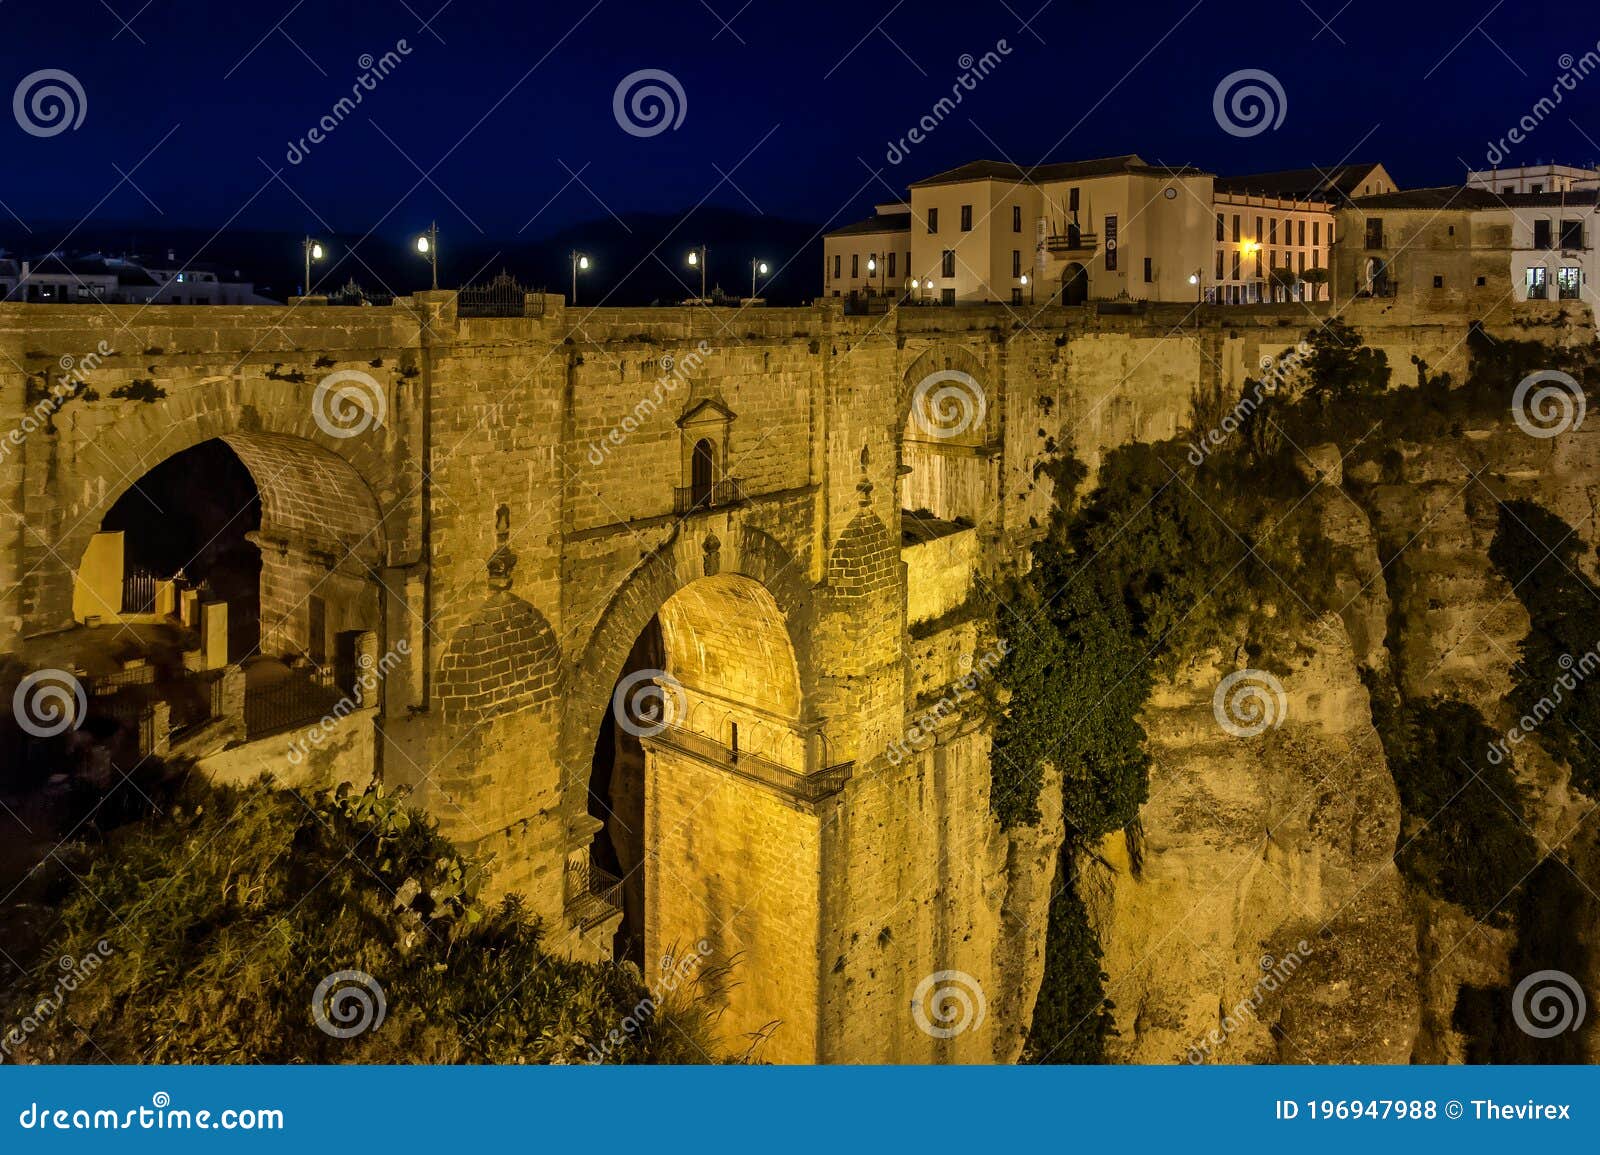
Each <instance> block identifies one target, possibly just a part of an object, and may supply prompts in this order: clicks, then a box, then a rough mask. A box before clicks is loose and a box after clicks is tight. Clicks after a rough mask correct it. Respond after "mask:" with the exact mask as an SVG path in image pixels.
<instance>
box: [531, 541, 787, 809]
mask: <svg viewBox="0 0 1600 1155" xmlns="http://www.w3.org/2000/svg"><path fill="white" fill-rule="evenodd" d="M715 524H716V523H713V522H710V521H704V522H698V523H697V522H692V521H691V522H684V523H682V524H681V525H680V526H679V530H678V533H677V535H676V536H675V537H674V538H673V539H672V541H670V542H669V543H667V544H666V545H664V546H662V547H661V548H660V549H659V550H657V551H656V552H655V553H653V554H651V555H650V556H649V557H648V558H646V559H645V560H644V561H642V562H640V563H639V565H638V566H636V567H635V568H634V570H633V572H632V573H630V574H629V575H628V577H627V578H626V579H624V581H623V582H622V584H621V585H620V586H619V587H618V588H617V591H616V592H615V593H614V594H613V595H612V597H611V599H610V600H609V602H607V604H606V608H605V609H604V610H603V611H602V612H601V614H600V617H599V620H598V622H597V623H596V625H595V627H594V630H593V631H592V632H591V633H590V635H589V640H588V642H587V643H586V644H585V645H584V647H583V649H582V652H581V654H580V656H579V657H578V659H577V661H576V663H575V666H574V670H573V676H572V677H571V678H570V679H569V681H568V683H567V684H568V686H569V693H568V694H567V698H566V703H567V705H566V715H565V719H564V725H563V727H562V744H561V748H562V755H563V758H562V760H563V763H564V764H565V765H566V766H567V767H568V771H569V777H568V782H567V795H568V802H567V804H568V807H569V808H570V810H571V812H572V813H574V814H578V813H582V812H583V810H584V804H585V795H586V790H587V779H586V776H585V771H584V768H585V767H587V766H588V764H589V758H590V755H591V753H592V752H593V750H594V745H595V742H596V740H597V739H598V737H599V733H600V728H601V723H602V721H603V718H604V716H605V712H606V710H607V709H609V708H610V699H611V694H612V690H613V688H614V686H615V683H616V680H617V677H618V675H619V674H620V673H621V671H622V668H623V665H624V663H625V661H626V659H627V656H628V653H629V651H630V650H631V649H632V648H633V644H634V642H635V640H636V639H637V638H638V637H639V635H640V634H641V633H642V632H644V630H645V628H646V627H647V626H648V625H649V624H650V621H651V619H653V618H654V617H655V616H656V614H657V613H658V612H659V611H660V609H661V607H662V606H664V605H666V604H667V602H669V601H670V600H671V599H672V597H673V595H675V594H677V593H678V592H679V591H680V590H683V589H685V588H686V587H688V586H689V585H690V584H692V583H693V582H695V581H698V580H699V579H701V578H705V577H708V576H714V575H717V574H739V575H742V576H744V577H747V578H750V579H752V580H753V581H755V582H756V583H758V584H759V585H760V586H762V587H763V588H764V589H765V590H766V591H767V593H768V594H770V595H771V597H772V601H773V603H774V604H775V605H776V607H777V609H778V610H779V611H780V613H781V614H782V617H783V622H784V625H785V626H786V628H787V631H788V635H789V640H790V643H791V644H792V646H793V652H794V660H795V665H796V670H795V674H796V677H797V679H798V688H799V699H800V712H801V715H802V716H803V715H804V713H805V711H807V710H809V709H810V707H811V704H812V703H814V702H815V701H816V698H817V679H818V672H817V669H816V667H815V664H814V660H813V654H812V650H811V644H810V642H811V638H812V635H813V632H814V624H815V599H814V598H813V596H812V592H811V590H810V588H809V586H808V585H807V583H806V580H805V571H804V569H803V567H802V566H801V565H800V563H799V562H798V561H797V560H796V559H795V558H794V557H793V556H792V555H791V554H790V553H789V551H788V550H787V549H785V548H784V547H783V545H782V544H780V543H779V542H778V541H777V540H776V539H775V538H773V537H771V536H770V535H769V534H766V533H764V532H762V531H761V530H758V529H755V528H752V527H749V526H740V527H737V529H736V530H734V531H733V532H731V533H728V535H727V536H728V537H729V538H731V539H732V540H731V541H724V540H723V536H722V535H721V534H719V533H717V532H716V528H715ZM723 528H724V530H725V531H726V530H727V528H728V527H727V526H723Z"/></svg>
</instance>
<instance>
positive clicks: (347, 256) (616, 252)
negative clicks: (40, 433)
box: [0, 206, 822, 305]
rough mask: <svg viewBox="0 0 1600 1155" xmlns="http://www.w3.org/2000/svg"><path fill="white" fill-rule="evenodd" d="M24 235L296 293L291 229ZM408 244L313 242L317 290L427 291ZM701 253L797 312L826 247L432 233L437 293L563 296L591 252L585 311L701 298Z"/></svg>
mask: <svg viewBox="0 0 1600 1155" xmlns="http://www.w3.org/2000/svg"><path fill="white" fill-rule="evenodd" d="M32 229H33V231H32V232H31V233H29V232H26V231H24V230H23V229H22V228H21V227H20V226H19V225H17V224H16V223H15V222H11V221H7V222H5V223H4V224H0V248H3V249H4V250H5V251H6V252H7V254H9V255H12V256H18V257H22V258H38V257H41V256H43V255H45V253H46V252H47V251H48V250H49V249H50V248H51V247H53V246H56V245H57V244H59V243H60V242H61V241H62V240H63V238H65V239H66V243H65V245H64V248H65V249H66V251H68V252H69V253H72V254H79V255H81V254H85V253H89V252H96V251H98V252H104V253H115V254H119V255H120V254H125V253H126V254H130V255H138V256H142V257H144V258H145V259H147V260H157V259H159V258H164V257H165V256H166V253H167V251H168V250H169V249H170V250H172V251H173V252H174V253H175V254H176V257H177V259H178V260H180V261H184V262H192V261H196V260H198V261H200V262H204V263H209V264H211V265H214V266H216V267H217V268H219V269H222V270H226V271H227V272H228V273H230V274H232V273H234V272H235V271H237V274H238V276H239V277H240V279H242V280H247V281H253V282H254V283H255V285H256V289H257V291H258V292H260V293H261V294H263V295H265V296H268V297H273V298H276V299H280V300H281V299H283V298H285V297H288V296H290V295H292V294H294V293H296V292H298V291H299V288H298V287H299V283H300V280H301V277H302V265H301V247H300V246H301V240H302V236H303V234H300V233H296V232H293V231H289V230H265V229H233V230H228V231H226V232H221V233H218V232H216V230H214V229H210V228H204V227H192V226H172V225H166V224H159V223H158V224H151V223H149V222H107V223H98V222H89V223H87V224H83V225H77V226H75V225H74V224H73V223H72V222H56V223H53V224H52V223H50V222H39V221H34V222H32ZM413 235H414V234H412V235H408V234H404V233H391V232H388V231H385V232H384V233H382V234H379V235H374V236H369V237H367V238H365V239H362V238H361V237H360V236H359V235H346V234H337V235H334V236H327V235H324V234H320V233H319V234H317V239H318V240H319V241H321V242H322V243H323V244H324V245H325V246H326V247H327V249H328V254H329V255H328V259H327V260H324V261H322V262H321V263H319V264H317V265H315V266H313V269H312V280H313V283H314V284H316V285H317V287H318V288H319V289H321V290H324V291H326V290H328V289H333V288H337V287H338V286H341V285H343V284H345V283H346V282H347V281H348V280H350V279H351V278H352V277H353V278H354V279H355V280H356V281H357V282H358V283H359V284H361V285H362V286H363V287H364V288H366V289H368V290H371V291H383V290H384V289H385V288H387V289H392V290H394V291H395V292H398V293H402V294H404V293H410V292H414V291H415V290H417V289H425V288H427V286H428V266H427V264H426V262H425V261H424V260H423V259H422V258H421V257H419V256H417V255H415V253H414V252H413V251H412V249H411V242H412V237H413ZM701 244H704V245H706V246H707V249H708V252H709V258H708V261H707V271H708V276H707V279H706V287H707V289H708V290H710V289H712V288H714V287H717V286H720V287H721V288H722V289H723V290H724V291H725V292H727V293H729V294H731V295H736V296H737V295H743V294H747V293H749V291H750V262H751V260H752V259H760V260H764V261H766V262H767V263H768V265H769V266H770V267H771V269H772V273H771V274H769V276H768V278H766V279H765V280H764V281H763V282H762V283H761V284H760V285H758V286H757V288H758V292H760V293H761V294H762V295H764V296H766V297H767V298H768V299H769V300H771V301H772V303H773V304H779V305H797V304H801V303H803V302H805V301H807V300H810V299H811V298H812V297H814V296H816V295H817V294H818V293H819V292H820V290H821V269H822V238H821V230H820V228H819V227H818V226H816V225H813V224H808V223H805V222H801V221H793V220H783V219H779V218H776V217H767V216H756V215H753V214H749V213H740V212H735V211H732V210H729V209H723V208H715V207H709V206H708V207H704V208H701V209H697V210H695V211H694V212H693V213H691V214H689V215H688V216H687V217H684V216H674V215H668V214H657V213H640V214H633V215H628V216H624V217H623V218H621V219H620V220H618V219H615V218H611V217H603V218H599V219H596V220H593V221H588V222H585V223H582V224H579V225H573V226H569V227H566V228H562V229H559V230H557V231H555V232H551V233H548V234H544V235H540V236H523V237H512V238H509V239H494V238H486V237H480V236H478V234H477V233H476V232H475V231H474V230H473V229H472V227H471V226H470V225H468V224H466V223H459V224H457V223H454V222H451V221H443V222H441V224H440V240H439V253H440V263H439V284H440V286H441V287H445V288H455V287H458V286H459V285H461V284H463V283H465V282H467V281H469V280H475V281H480V282H481V281H485V280H488V279H489V278H491V277H493V276H494V275H495V274H497V273H499V272H500V271H501V270H502V269H505V270H507V271H509V272H510V273H511V274H512V275H513V276H515V277H516V278H517V279H518V280H520V281H521V282H522V283H523V284H525V285H527V286H528V287H530V288H546V289H548V290H550V291H551V292H556V293H563V294H565V293H568V292H570V289H571V265H570V263H569V258H568V254H569V253H570V252H571V251H572V250H574V249H577V250H578V251H580V252H583V253H586V254H588V256H589V258H590V262H591V268H590V270H589V271H588V272H586V273H582V274H580V276H579V280H578V301H579V304H582V305H595V304H599V303H601V302H602V300H603V301H604V303H605V304H607V305H649V304H652V303H657V302H659V303H663V304H665V303H669V302H673V301H678V300H681V299H683V298H684V297H687V296H692V295H695V294H698V293H699V291H700V274H699V272H698V271H697V270H696V269H693V268H691V267H690V266H689V265H688V263H687V260H686V257H687V255H688V252H689V250H690V249H693V248H695V247H697V246H698V245H701Z"/></svg>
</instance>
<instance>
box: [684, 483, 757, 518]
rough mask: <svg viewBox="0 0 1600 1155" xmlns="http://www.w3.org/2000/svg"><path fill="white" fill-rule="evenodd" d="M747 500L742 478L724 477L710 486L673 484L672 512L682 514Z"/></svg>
mask: <svg viewBox="0 0 1600 1155" xmlns="http://www.w3.org/2000/svg"><path fill="white" fill-rule="evenodd" d="M749 500H750V498H749V496H748V495H747V494H746V493H745V491H744V478H742V477H724V478H723V479H722V480H721V481H719V482H717V483H716V484H715V485H711V486H697V485H676V486H673V489H672V512H673V513H676V514H679V515H682V514H685V513H692V512H694V511H696V510H705V509H719V508H722V507H725V506H729V505H743V504H744V503H745V502H747V501H749Z"/></svg>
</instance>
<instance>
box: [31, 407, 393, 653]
mask: <svg viewBox="0 0 1600 1155" xmlns="http://www.w3.org/2000/svg"><path fill="white" fill-rule="evenodd" d="M314 391H315V386H314V385H313V384H310V383H304V382H285V381H274V380H268V379H266V378H243V377H228V378H211V379H208V380H206V381H203V382H200V383H198V384H195V385H188V386H183V387H174V388H173V389H172V390H171V391H170V392H169V394H168V395H167V396H165V397H161V398H157V399H155V400H151V401H123V402H120V403H118V404H116V405H105V404H103V403H94V404H87V405H78V404H74V405H69V406H68V407H66V408H64V409H63V410H62V412H61V413H60V414H58V415H57V418H56V425H57V430H58V432H57V438H56V445H55V460H54V462H53V466H54V474H55V476H54V478H53V479H52V485H51V490H52V492H55V493H56V494H58V495H59V497H60V503H59V510H60V522H59V527H58V529H57V532H56V535H55V543H54V546H53V552H54V559H55V560H56V566H57V569H56V571H55V572H49V573H45V574H42V575H41V577H42V580H43V583H44V585H45V587H46V588H45V589H43V590H42V591H41V597H40V599H39V603H40V606H41V613H43V614H46V615H49V616H51V617H54V618H56V619H57V620H56V621H54V622H51V623H50V624H56V625H59V624H61V622H62V621H64V620H65V618H66V617H67V616H69V615H70V607H71V597H72V580H73V571H74V570H75V568H76V567H77V566H78V565H79V563H80V559H81V558H82V557H83V554H84V551H85V549H86V548H87V546H88V543H89V539H90V538H91V537H93V536H94V534H95V533H96V532H98V530H99V528H100V524H101V522H102V520H103V519H104V517H105V515H106V513H107V512H108V511H109V510H110V509H111V508H112V506H113V505H115V504H116V502H117V499H118V498H120V497H122V495H123V494H125V493H126V492H128V490H129V489H131V488H132V487H133V486H134V485H135V484H137V482H138V480H139V479H140V477H142V476H143V475H144V474H145V473H147V472H148V471H149V470H150V469H151V468H153V467H154V466H156V465H157V464H159V463H160V462H162V461H165V460H166V459H168V458H170V457H172V456H174V455H176V454H178V453H181V452H182V451H184V450H186V449H191V448H193V447H194V446H197V445H199V444H200V443H202V442H205V441H209V440H212V439H218V440H222V441H224V442H226V443H227V444H228V445H229V447H230V448H231V449H232V450H233V451H234V453H235V454H237V455H238V457H239V459H240V460H241V461H242V462H243V463H244V465H245V467H246V469H248V470H249V471H250V473H251V476H252V477H253V478H254V479H255V481H256V485H257V488H258V489H259V490H260V492H261V497H262V522H263V530H264V536H269V537H270V536H271V535H272V533H273V529H269V528H268V527H269V526H271V527H274V528H275V529H276V530H278V531H282V532H283V533H285V534H293V535H295V536H296V537H297V538H299V539H300V540H302V541H306V542H309V543H313V544H314V545H315V546H316V547H317V548H319V549H322V550H324V551H326V552H328V553H330V554H331V555H332V556H333V557H334V558H335V560H336V561H339V562H345V561H347V560H348V562H349V563H350V564H352V565H355V566H359V567H361V568H365V569H371V568H373V567H375V566H377V565H379V564H381V562H382V560H383V558H384V555H385V551H386V536H387V534H386V525H387V522H388V515H389V514H390V513H391V512H392V509H391V508H385V505H386V503H392V502H393V501H394V500H395V495H396V489H397V486H396V482H395V479H394V477H393V472H394V471H393V470H392V469H391V467H390V465H389V462H390V459H391V454H390V449H391V439H392V438H393V437H394V436H395V434H394V431H393V429H392V428H391V427H390V426H388V425H378V426H374V427H373V428H371V429H369V430H367V431H366V432H365V433H361V434H358V435H356V436H351V437H344V438H340V437H334V436H331V435H330V434H329V433H327V432H326V431H325V430H324V429H323V428H322V427H321V426H319V425H318V423H317V421H316V419H315V415H314V413H313V411H312V398H313V395H314ZM389 412H390V413H393V407H392V406H391V407H390V409H389Z"/></svg>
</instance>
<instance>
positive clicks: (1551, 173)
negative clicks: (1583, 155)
mask: <svg viewBox="0 0 1600 1155" xmlns="http://www.w3.org/2000/svg"><path fill="white" fill-rule="evenodd" d="M1467 185H1468V187H1469V188H1481V189H1487V190H1489V191H1490V192H1499V193H1560V192H1572V191H1573V190H1575V189H1593V188H1600V168H1579V167H1578V166H1577V165H1571V164H1525V165H1520V166H1518V167H1516V168H1492V169H1486V170H1484V171H1481V172H1469V173H1468V174H1467Z"/></svg>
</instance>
